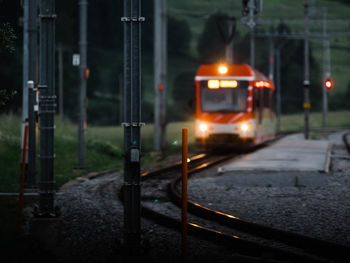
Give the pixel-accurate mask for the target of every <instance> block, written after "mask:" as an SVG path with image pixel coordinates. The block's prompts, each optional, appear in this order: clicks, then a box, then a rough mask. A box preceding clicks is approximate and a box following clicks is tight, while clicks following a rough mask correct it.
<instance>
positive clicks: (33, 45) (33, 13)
mask: <svg viewBox="0 0 350 263" xmlns="http://www.w3.org/2000/svg"><path fill="white" fill-rule="evenodd" d="M37 18H38V12H37V0H31V1H29V6H28V86H27V89H28V120H29V127H28V170H27V176H26V182H25V183H26V186H27V187H30V188H34V187H36V111H35V109H34V105H35V104H36V89H34V86H35V84H36V83H37V82H38V70H37V65H38V57H37V56H38V43H37V36H38V24H37ZM29 82H30V83H29Z"/></svg>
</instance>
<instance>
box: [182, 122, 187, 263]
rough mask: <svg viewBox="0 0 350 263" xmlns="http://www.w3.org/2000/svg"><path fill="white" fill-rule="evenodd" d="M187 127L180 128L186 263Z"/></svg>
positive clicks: (183, 246)
mask: <svg viewBox="0 0 350 263" xmlns="http://www.w3.org/2000/svg"><path fill="white" fill-rule="evenodd" d="M187 144H188V129H187V128H183V129H182V213H181V221H182V229H181V230H182V262H183V263H187V154H188V149H187Z"/></svg>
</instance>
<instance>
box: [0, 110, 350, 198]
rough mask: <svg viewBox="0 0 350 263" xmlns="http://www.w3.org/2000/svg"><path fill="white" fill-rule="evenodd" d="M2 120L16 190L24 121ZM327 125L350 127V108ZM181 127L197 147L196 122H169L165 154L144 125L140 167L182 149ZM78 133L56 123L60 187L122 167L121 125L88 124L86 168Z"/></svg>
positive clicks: (4, 173)
mask: <svg viewBox="0 0 350 263" xmlns="http://www.w3.org/2000/svg"><path fill="white" fill-rule="evenodd" d="M0 123H1V126H0V168H1V172H0V192H17V191H18V188H19V176H20V153H21V150H20V145H21V143H20V141H21V132H20V130H21V120H20V117H18V116H13V115H6V116H5V115H2V116H0ZM321 124H322V114H321V113H311V114H310V128H320V127H321ZM303 127H304V118H303V114H294V115H286V116H282V118H281V130H282V131H295V130H300V131H303ZM328 127H343V128H350V111H339V112H330V113H329V114H328ZM182 128H188V129H189V149H190V150H195V148H194V136H193V133H194V127H193V122H192V121H187V122H178V123H170V124H169V125H168V126H167V141H168V151H167V152H166V153H165V156H162V155H161V154H160V153H156V152H153V125H146V126H145V127H143V128H142V129H141V132H142V137H141V142H142V153H143V157H142V159H141V160H142V162H141V166H142V167H146V166H148V165H150V164H152V163H155V162H159V161H161V160H162V159H164V157H166V155H170V154H173V153H176V152H180V147H181V130H182ZM77 133H78V132H77V127H76V125H74V124H72V123H71V122H68V121H65V122H63V123H62V122H59V121H57V122H56V130H55V154H56V158H55V162H54V169H55V170H54V174H55V181H56V187H57V188H59V187H60V186H62V185H63V184H64V183H66V182H67V181H69V180H71V179H73V178H76V177H78V176H81V175H84V174H87V173H90V172H98V171H104V170H122V169H123V152H124V149H123V147H124V146H123V129H122V127H120V126H113V127H88V129H87V135H86V163H87V169H85V170H75V169H74V166H75V164H76V162H77V149H78V143H77ZM38 162H39V160H38Z"/></svg>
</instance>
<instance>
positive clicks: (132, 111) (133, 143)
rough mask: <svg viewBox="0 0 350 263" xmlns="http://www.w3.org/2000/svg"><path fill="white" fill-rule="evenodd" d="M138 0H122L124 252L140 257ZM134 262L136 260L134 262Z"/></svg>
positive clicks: (139, 59)
mask: <svg viewBox="0 0 350 263" xmlns="http://www.w3.org/2000/svg"><path fill="white" fill-rule="evenodd" d="M140 15H141V0H124V16H123V17H122V18H121V20H122V21H123V22H124V92H123V96H124V99H123V101H124V105H123V108H124V122H123V123H122V126H123V127H124V185H123V194H124V199H123V200H124V252H125V253H126V256H127V257H128V259H130V262H131V259H132V258H135V257H136V258H137V257H138V256H139V254H140V240H141V235H140V230H141V204H140V202H141V201H140V200H141V199H140V195H141V186H140V179H141V176H140V157H141V126H142V125H144V123H141V81H140V80H141V46H140V40H141V22H142V21H144V20H145V18H144V17H141V16H140ZM136 261H137V260H136Z"/></svg>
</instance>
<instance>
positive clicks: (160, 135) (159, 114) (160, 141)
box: [154, 0, 167, 151]
mask: <svg viewBox="0 0 350 263" xmlns="http://www.w3.org/2000/svg"><path fill="white" fill-rule="evenodd" d="M154 32H155V33H154V92H155V98H154V99H155V103H154V149H155V150H156V151H164V150H165V147H166V122H167V121H166V90H167V0H155V1H154Z"/></svg>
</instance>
